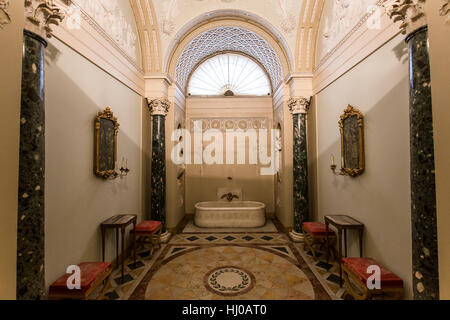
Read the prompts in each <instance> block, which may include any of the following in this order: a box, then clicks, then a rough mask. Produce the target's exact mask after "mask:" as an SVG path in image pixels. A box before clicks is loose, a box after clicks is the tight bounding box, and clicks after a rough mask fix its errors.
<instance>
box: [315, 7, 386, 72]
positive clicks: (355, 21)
mask: <svg viewBox="0 0 450 320" xmlns="http://www.w3.org/2000/svg"><path fill="white" fill-rule="evenodd" d="M333 1H335V5H337V6H340V7H341V8H342V11H341V12H340V13H338V14H335V17H334V18H335V19H337V20H336V22H335V23H331V25H332V26H329V27H328V31H329V32H331V33H327V32H325V33H324V35H323V36H324V38H333V39H330V40H328V41H329V45H328V46H327V45H325V49H324V50H323V52H324V53H323V55H322V57H317V58H318V61H316V65H315V67H314V69H313V70H314V71H315V70H317V69H319V68H320V67H321V66H322V65H323V64H325V63H326V62H327V61H328V60H329V59H330V58H331V57H332V56H333V55H334V54H335V53H336V51H338V50H339V49H340V48H341V47H342V45H343V44H344V43H345V42H346V41H347V40H348V39H349V38H350V37H352V36H353V35H354V34H355V33H356V32H357V31H358V30H360V29H361V27H362V26H365V25H367V23H368V21H369V19H370V18H371V17H372V16H373V15H374V14H375V12H377V10H381V8H382V7H383V3H384V2H385V1H386V0H355V3H356V1H358V2H359V6H357V10H354V11H356V12H357V13H352V14H348V13H345V9H344V8H350V7H345V6H344V3H340V2H341V0H333ZM361 2H364V3H366V2H367V5H366V6H363V5H361ZM368 3H375V4H372V5H370V4H368ZM354 5H355V4H354ZM364 8H365V10H364ZM345 17H346V18H345ZM323 18H324V17H321V19H323ZM335 24H338V25H340V26H341V27H338V26H337V25H335ZM352 25H353V27H351V26H352ZM348 28H349V29H348ZM333 29H335V30H334V31H333ZM339 30H340V31H339ZM325 31H326V30H325ZM341 37H342V38H341ZM320 40H322V39H320V38H319V34H317V41H320ZM315 46H316V48H317V43H316V44H315Z"/></svg>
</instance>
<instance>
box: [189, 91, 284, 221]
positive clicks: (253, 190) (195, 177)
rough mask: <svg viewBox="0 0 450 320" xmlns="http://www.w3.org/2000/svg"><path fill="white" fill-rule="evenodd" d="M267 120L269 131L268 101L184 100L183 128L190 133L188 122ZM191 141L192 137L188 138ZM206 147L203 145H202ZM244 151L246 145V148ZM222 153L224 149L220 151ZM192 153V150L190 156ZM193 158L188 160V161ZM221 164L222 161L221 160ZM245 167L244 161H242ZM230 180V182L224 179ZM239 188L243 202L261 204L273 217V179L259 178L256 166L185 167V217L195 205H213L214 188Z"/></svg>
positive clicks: (244, 99)
mask: <svg viewBox="0 0 450 320" xmlns="http://www.w3.org/2000/svg"><path fill="white" fill-rule="evenodd" d="M236 117H238V118H240V117H243V118H246V117H250V118H254V117H256V118H267V119H268V129H271V128H272V123H273V121H272V119H273V109H272V98H270V97H268V98H257V97H255V98H241V97H229V98H228V97H220V98H194V97H191V98H187V99H186V124H187V129H188V130H190V125H191V124H190V122H191V119H192V118H196V119H199V118H236ZM192 138H193V134H192ZM204 146H206V144H204ZM246 149H247V151H248V143H247V146H246ZM224 151H226V148H225V147H224ZM193 152H194V150H193V148H192V154H193ZM193 159H194V157H193V156H192V161H193ZM224 162H225V157H224ZM246 163H248V160H247V161H246ZM228 177H232V178H233V180H232V181H230V180H228V179H227V178H228ZM228 187H230V188H241V189H242V193H243V200H254V201H261V202H264V203H265V204H266V214H267V215H268V217H273V213H274V211H275V208H274V176H262V175H260V170H259V166H258V165H250V164H245V165H237V164H235V165H226V164H224V165H217V164H214V165H206V164H204V165H195V164H192V165H187V166H186V213H188V214H193V213H194V211H195V209H194V206H195V204H196V203H198V202H201V201H216V200H217V189H218V188H228Z"/></svg>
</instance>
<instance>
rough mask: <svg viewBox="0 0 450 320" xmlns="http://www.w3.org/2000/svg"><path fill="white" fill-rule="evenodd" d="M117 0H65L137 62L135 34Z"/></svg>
mask: <svg viewBox="0 0 450 320" xmlns="http://www.w3.org/2000/svg"><path fill="white" fill-rule="evenodd" d="M118 1H119V0H96V1H91V0H70V1H67V0H66V2H67V3H68V4H71V5H75V6H76V7H77V8H78V9H79V10H81V11H82V13H83V14H84V15H86V16H89V17H90V18H91V19H92V20H93V21H95V23H97V24H98V25H99V26H100V27H101V28H102V29H103V31H105V32H106V33H107V34H108V35H109V37H110V38H111V39H112V40H113V41H115V42H116V43H117V45H118V46H119V47H120V48H121V49H122V50H123V51H124V52H125V53H126V54H127V55H128V56H129V57H131V58H132V59H133V60H134V61H135V62H137V61H138V56H137V50H138V42H137V34H136V31H135V30H134V29H133V27H132V25H131V24H130V23H129V22H128V21H127V19H126V18H125V16H124V14H123V12H122V10H121V9H120V7H119V3H118ZM84 18H86V17H84Z"/></svg>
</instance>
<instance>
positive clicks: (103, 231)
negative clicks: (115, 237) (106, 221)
mask: <svg viewBox="0 0 450 320" xmlns="http://www.w3.org/2000/svg"><path fill="white" fill-rule="evenodd" d="M101 229H102V259H103V260H102V261H103V262H105V228H103V227H102V228H101Z"/></svg>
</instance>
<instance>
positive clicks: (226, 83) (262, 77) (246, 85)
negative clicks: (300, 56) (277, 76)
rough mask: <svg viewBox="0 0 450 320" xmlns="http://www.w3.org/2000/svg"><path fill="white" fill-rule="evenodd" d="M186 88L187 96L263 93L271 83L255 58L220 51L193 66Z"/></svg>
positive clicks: (270, 88) (269, 87)
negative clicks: (220, 52) (194, 67)
mask: <svg viewBox="0 0 450 320" xmlns="http://www.w3.org/2000/svg"><path fill="white" fill-rule="evenodd" d="M187 92H188V94H189V95H190V96H198V95H200V96H267V95H271V92H272V87H271V83H270V79H269V77H268V75H267V73H266V71H265V70H264V69H263V68H262V67H261V66H260V65H259V64H258V63H257V62H255V61H253V60H252V59H250V58H249V57H247V56H244V55H241V54H237V53H223V54H219V55H216V56H213V57H211V58H209V59H207V60H205V61H204V62H203V63H201V64H200V65H199V66H198V67H197V68H196V69H195V70H194V72H193V73H192V76H191V77H190V79H189V83H188V91H187Z"/></svg>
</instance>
